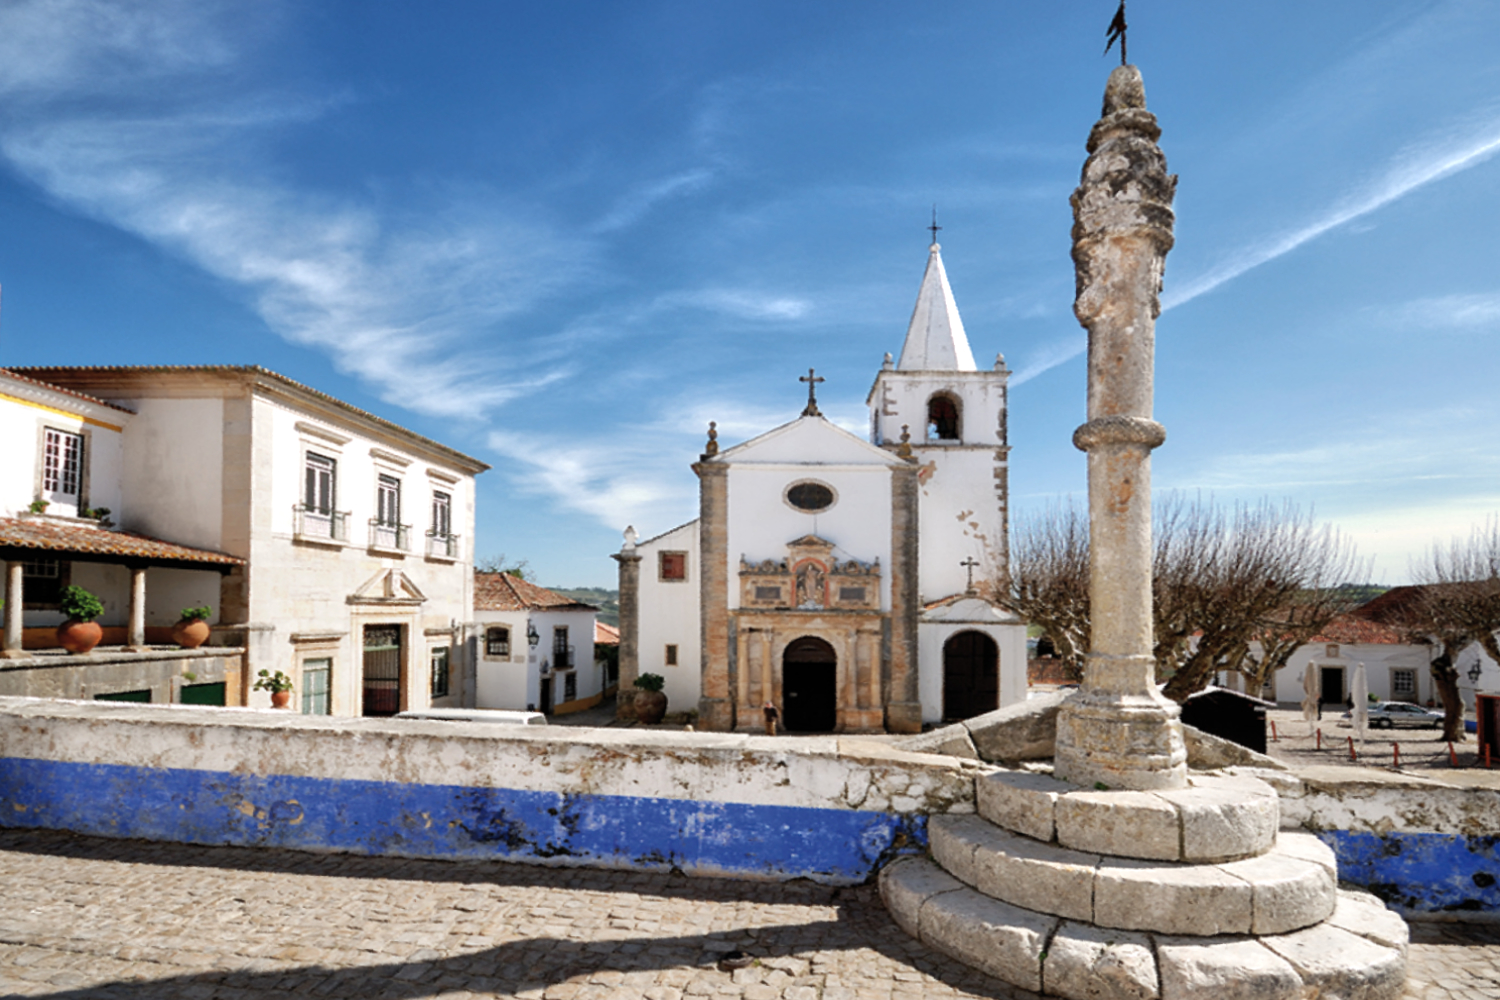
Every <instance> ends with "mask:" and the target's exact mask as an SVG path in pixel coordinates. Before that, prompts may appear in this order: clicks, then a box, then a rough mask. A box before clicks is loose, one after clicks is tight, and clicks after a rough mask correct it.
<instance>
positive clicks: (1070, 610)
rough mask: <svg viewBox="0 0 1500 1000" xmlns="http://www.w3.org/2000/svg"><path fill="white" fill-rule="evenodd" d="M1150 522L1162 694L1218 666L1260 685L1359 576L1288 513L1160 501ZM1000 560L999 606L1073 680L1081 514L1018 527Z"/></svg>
mask: <svg viewBox="0 0 1500 1000" xmlns="http://www.w3.org/2000/svg"><path fill="white" fill-rule="evenodd" d="M1155 522H1156V523H1155V525H1154V526H1153V532H1154V536H1155V549H1154V554H1153V614H1154V622H1153V626H1154V631H1155V656H1156V662H1157V672H1158V677H1159V678H1161V679H1162V680H1165V681H1166V688H1165V693H1166V694H1167V695H1168V697H1171V698H1175V699H1177V700H1178V701H1181V700H1184V699H1186V698H1187V697H1188V695H1190V694H1192V693H1194V692H1195V691H1199V690H1201V689H1202V688H1203V687H1204V685H1206V684H1207V683H1208V682H1209V680H1210V679H1211V678H1212V677H1213V676H1214V674H1215V673H1216V672H1218V671H1220V670H1225V669H1229V670H1239V671H1241V672H1243V673H1245V674H1246V676H1247V677H1248V678H1250V679H1251V682H1252V683H1253V684H1255V685H1259V684H1263V683H1264V681H1265V678H1266V677H1268V676H1270V674H1271V673H1272V672H1274V671H1275V670H1276V669H1278V668H1279V667H1280V666H1283V665H1284V664H1285V663H1286V660H1287V658H1288V657H1289V656H1290V655H1291V653H1292V651H1293V650H1295V649H1296V648H1297V646H1300V645H1302V644H1303V643H1305V642H1306V641H1307V639H1309V638H1311V637H1312V636H1313V635H1315V634H1316V633H1317V632H1318V631H1319V630H1321V629H1322V628H1324V627H1326V626H1327V624H1328V623H1329V621H1331V620H1332V619H1333V618H1334V617H1335V616H1336V615H1337V614H1339V613H1340V612H1342V611H1343V610H1345V609H1347V607H1348V606H1349V604H1350V602H1349V601H1348V600H1347V599H1346V598H1345V597H1344V596H1343V595H1342V594H1341V592H1340V591H1339V589H1338V586H1339V584H1342V583H1344V582H1346V581H1348V580H1349V579H1351V577H1352V576H1353V575H1355V573H1356V572H1357V571H1358V570H1359V568H1360V567H1359V563H1358V561H1357V560H1356V558H1355V555H1354V549H1353V547H1352V546H1351V545H1350V544H1349V543H1348V542H1347V541H1345V540H1344V539H1342V538H1341V537H1340V536H1339V534H1338V532H1336V531H1335V530H1334V529H1333V528H1331V527H1329V526H1327V525H1319V524H1316V523H1315V522H1314V521H1313V519H1312V516H1311V514H1304V513H1303V512H1302V511H1301V510H1299V509H1298V508H1297V507H1296V506H1295V505H1293V504H1289V503H1283V504H1275V503H1272V502H1270V501H1262V502H1260V503H1258V504H1254V505H1236V506H1235V507H1234V508H1233V509H1232V510H1230V511H1228V512H1226V511H1224V510H1222V509H1221V508H1218V507H1215V506H1214V505H1213V504H1212V503H1211V502H1209V501H1204V500H1202V499H1201V498H1200V499H1194V500H1191V501H1190V500H1187V499H1184V498H1182V497H1180V496H1169V497H1167V498H1166V500H1165V501H1164V502H1162V503H1160V504H1158V506H1157V509H1156V518H1155ZM1011 552H1012V567H1011V576H1010V580H1009V582H1008V586H1002V587H1001V588H999V592H1000V594H1001V598H1000V600H1001V603H1002V604H1004V605H1005V606H1006V607H1007V608H1009V609H1010V610H1011V611H1013V612H1015V613H1016V614H1017V615H1020V616H1021V617H1022V618H1025V619H1026V620H1027V621H1029V622H1031V623H1032V624H1035V625H1038V626H1040V627H1041V628H1042V629H1043V630H1044V631H1045V632H1046V634H1047V636H1048V638H1049V639H1051V640H1052V642H1053V644H1054V646H1055V647H1056V648H1057V651H1058V654H1059V656H1061V658H1062V659H1063V661H1064V663H1065V664H1066V665H1067V668H1068V669H1069V670H1070V671H1072V672H1074V673H1076V674H1077V675H1078V676H1081V674H1082V668H1083V659H1084V655H1085V654H1086V653H1087V651H1088V645H1089V601H1088V574H1089V570H1088V526H1087V519H1086V517H1085V516H1084V515H1083V513H1082V512H1081V511H1080V510H1079V509H1078V508H1077V507H1076V506H1073V505H1066V506H1063V507H1061V508H1054V509H1051V510H1049V511H1048V512H1047V513H1046V514H1044V515H1042V516H1041V517H1038V518H1032V519H1024V520H1020V521H1018V523H1017V529H1016V532H1015V538H1014V540H1013V543H1012V549H1011ZM1257 648H1258V649H1259V654H1258V655H1257V654H1256V652H1255V650H1256V649H1257ZM1251 690H1258V687H1252V688H1251Z"/></svg>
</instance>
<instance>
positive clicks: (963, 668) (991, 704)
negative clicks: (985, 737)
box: [943, 632, 1000, 722]
mask: <svg viewBox="0 0 1500 1000" xmlns="http://www.w3.org/2000/svg"><path fill="white" fill-rule="evenodd" d="M999 707H1000V650H999V649H998V648H997V647H996V646H995V640H994V639H991V638H990V637H989V636H987V635H985V634H984V633H983V632H960V633H958V634H957V635H955V636H952V637H951V638H949V639H948V641H947V642H946V643H944V645H943V719H944V721H947V722H954V721H957V720H959V719H972V718H973V717H974V716H976V715H982V714H984V713H985V712H993V711H994V710H995V709H997V708H999Z"/></svg>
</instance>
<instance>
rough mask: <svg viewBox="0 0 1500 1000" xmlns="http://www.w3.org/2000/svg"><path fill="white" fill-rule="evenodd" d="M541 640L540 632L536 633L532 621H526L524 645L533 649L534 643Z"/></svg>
mask: <svg viewBox="0 0 1500 1000" xmlns="http://www.w3.org/2000/svg"><path fill="white" fill-rule="evenodd" d="M541 641H542V637H541V635H540V634H538V633H537V630H536V625H535V624H533V623H532V622H527V623H526V645H528V646H530V647H531V648H532V649H535V648H536V644H537V643H539V642H541Z"/></svg>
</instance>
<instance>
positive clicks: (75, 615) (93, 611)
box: [58, 585, 104, 622]
mask: <svg viewBox="0 0 1500 1000" xmlns="http://www.w3.org/2000/svg"><path fill="white" fill-rule="evenodd" d="M58 603H59V604H60V605H61V607H62V612H63V614H65V615H67V616H68V617H69V618H72V619H73V620H75V621H80V622H91V621H93V620H94V619H95V618H98V617H99V616H100V615H102V614H104V602H103V601H101V600H99V598H97V597H95V596H94V595H93V594H91V593H89V592H88V591H87V590H84V589H83V588H82V587H79V586H73V585H70V586H67V587H64V588H63V591H62V598H61V600H60V601H59V602H58Z"/></svg>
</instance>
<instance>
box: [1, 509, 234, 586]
mask: <svg viewBox="0 0 1500 1000" xmlns="http://www.w3.org/2000/svg"><path fill="white" fill-rule="evenodd" d="M42 553H47V554H48V555H55V556H67V557H70V558H72V559H74V560H76V561H79V562H102V563H116V564H123V565H145V566H164V567H176V568H184V569H215V570H219V571H220V572H226V573H227V572H229V571H230V570H232V569H233V568H234V567H236V566H243V565H245V560H243V559H241V558H239V557H238V556H232V555H229V554H228V553H226V552H215V551H213V550H211V549H199V548H193V547H192V546H189V545H178V544H177V543H176V542H168V541H164V540H162V539H160V538H152V537H150V536H149V535H140V534H136V533H135V532H131V531H107V530H105V529H102V528H91V527H86V526H74V525H66V524H50V523H47V522H45V521H40V520H38V519H32V518H0V559H6V560H20V559H35V558H36V557H37V556H38V555H40V554H42Z"/></svg>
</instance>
